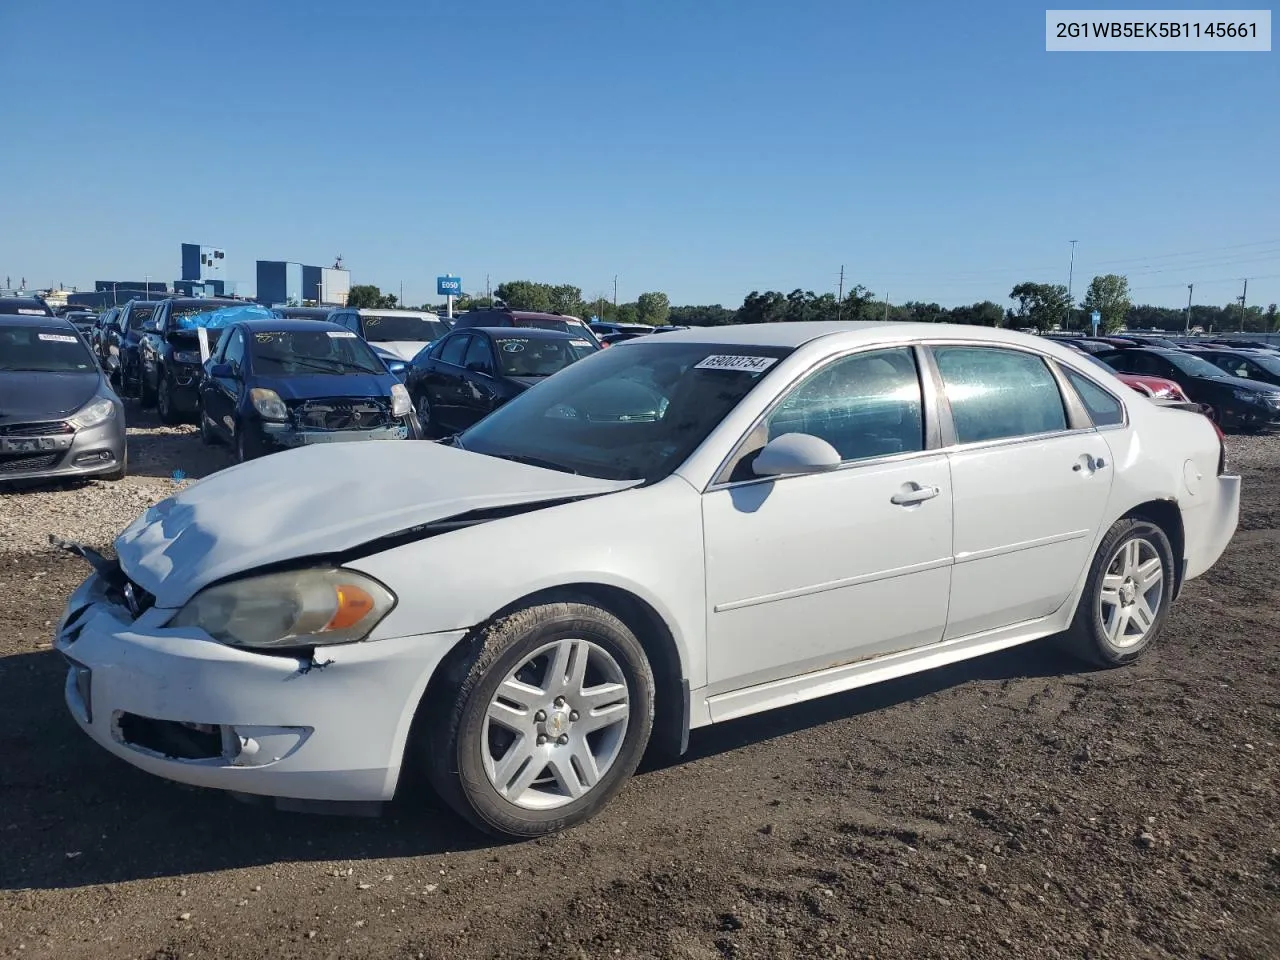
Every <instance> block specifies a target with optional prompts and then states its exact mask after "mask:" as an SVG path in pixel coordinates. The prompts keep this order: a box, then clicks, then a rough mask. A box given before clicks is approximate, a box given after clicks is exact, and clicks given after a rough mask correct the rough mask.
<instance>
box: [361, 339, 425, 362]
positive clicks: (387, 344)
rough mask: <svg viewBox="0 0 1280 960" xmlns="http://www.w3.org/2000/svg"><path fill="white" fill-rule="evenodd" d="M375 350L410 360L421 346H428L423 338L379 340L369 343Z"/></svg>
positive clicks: (418, 351)
mask: <svg viewBox="0 0 1280 960" xmlns="http://www.w3.org/2000/svg"><path fill="white" fill-rule="evenodd" d="M369 346H371V347H373V349H374V351H375V352H378V353H389V354H391V355H392V356H393V357H398V358H399V359H401V360H406V361H407V360H412V359H413V358H414V357H416V356H417V355H418V354H419V353H421V352H422V350H423V348H425V347H428V346H430V344H429V343H427V341H425V340H379V341H377V342H376V343H371V344H369Z"/></svg>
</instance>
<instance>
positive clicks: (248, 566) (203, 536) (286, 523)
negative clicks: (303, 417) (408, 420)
mask: <svg viewBox="0 0 1280 960" xmlns="http://www.w3.org/2000/svg"><path fill="white" fill-rule="evenodd" d="M634 485H635V482H633V481H617V480H599V479H595V478H592V477H582V476H576V475H574V474H568V473H560V472H558V471H555V470H547V469H544V468H542V467H534V466H528V465H526V464H521V463H514V462H512V461H509V460H499V459H496V458H494V457H487V456H484V455H483V454H479V453H471V452H469V451H466V450H460V449H458V448H456V447H452V446H446V445H444V444H438V443H428V442H424V441H406V442H401V443H354V444H346V443H334V444H328V443H325V444H317V445H315V446H310V447H302V448H299V449H296V450H289V451H285V452H283V453H277V454H272V455H270V456H268V457H264V458H262V459H260V460H252V461H250V462H248V463H244V464H240V465H239V466H235V467H230V468H228V469H226V470H222V471H219V472H218V473H215V474H213V475H212V476H210V477H207V478H206V479H204V480H201V481H200V482H199V483H196V484H193V485H192V486H190V487H188V488H187V489H185V490H183V491H181V492H180V493H178V494H176V495H174V496H172V497H169V498H168V499H166V500H163V501H161V502H160V503H158V504H156V505H155V506H154V507H151V508H150V509H149V510H147V511H146V513H144V514H143V515H142V516H140V517H139V518H138V519H137V520H135V521H134V522H133V523H132V524H131V525H130V526H129V527H128V528H127V529H126V530H125V531H124V532H123V533H122V534H120V536H119V538H117V540H116V544H115V547H116V553H117V555H118V557H119V559H120V565H121V567H122V568H123V569H124V572H125V573H126V574H127V575H128V576H129V577H130V579H132V580H133V581H134V582H135V583H137V584H138V585H139V586H141V587H142V588H143V589H145V590H147V591H149V592H150V593H152V594H153V595H154V596H155V598H156V604H157V605H158V606H160V607H178V606H181V605H182V604H184V603H185V602H186V601H187V600H189V599H190V598H191V597H192V596H193V595H194V594H195V593H196V592H197V591H198V590H200V589H201V588H202V587H205V586H208V585H209V584H211V583H214V582H216V581H219V580H223V579H225V578H227V577H231V576H234V575H235V574H239V573H243V572H246V571H249V570H253V569H256V568H258V567H262V566H265V565H267V564H274V563H281V562H285V561H289V560H295V559H299V558H303V557H318V556H331V555H333V554H340V553H343V552H345V551H350V550H354V549H356V548H358V547H360V546H362V545H364V544H368V543H370V542H371V541H374V540H378V539H380V538H383V537H391V536H393V535H395V534H397V533H401V532H404V531H407V530H410V529H412V528H414V527H418V526H420V525H422V524H427V523H431V522H433V521H438V520H446V519H448V518H451V517H457V516H460V515H462V514H469V513H473V512H474V511H477V510H492V509H494V508H498V507H507V506H512V505H518V504H536V503H540V502H544V501H547V502H549V501H563V500H565V499H572V498H576V497H586V496H593V495H597V494H604V493H612V492H614V491H617V490H623V489H626V488H627V487H631V486H634Z"/></svg>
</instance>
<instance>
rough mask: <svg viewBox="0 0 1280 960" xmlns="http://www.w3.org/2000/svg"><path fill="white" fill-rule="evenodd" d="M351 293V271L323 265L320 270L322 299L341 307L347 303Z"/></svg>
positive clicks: (323, 301)
mask: <svg viewBox="0 0 1280 960" xmlns="http://www.w3.org/2000/svg"><path fill="white" fill-rule="evenodd" d="M350 293H351V272H350V271H348V270H335V269H333V268H332V267H323V268H322V269H321V270H320V301H321V303H326V304H333V305H335V306H339V307H345V306H346V305H347V297H348V296H349V295H350Z"/></svg>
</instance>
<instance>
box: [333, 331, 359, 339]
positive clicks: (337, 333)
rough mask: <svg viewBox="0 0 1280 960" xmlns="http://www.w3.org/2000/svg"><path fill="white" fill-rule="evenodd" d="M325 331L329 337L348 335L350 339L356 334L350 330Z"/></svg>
mask: <svg viewBox="0 0 1280 960" xmlns="http://www.w3.org/2000/svg"><path fill="white" fill-rule="evenodd" d="M325 333H327V334H328V335H329V336H331V337H350V338H351V339H352V340H354V339H355V338H356V335H355V334H354V333H352V332H351V331H350V330H326V331H325Z"/></svg>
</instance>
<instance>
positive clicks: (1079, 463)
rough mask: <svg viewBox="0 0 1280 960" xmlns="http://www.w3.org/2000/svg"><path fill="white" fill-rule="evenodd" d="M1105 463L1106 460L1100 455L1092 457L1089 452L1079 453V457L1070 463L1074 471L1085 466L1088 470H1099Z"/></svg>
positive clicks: (1091, 471) (1077, 471)
mask: <svg viewBox="0 0 1280 960" xmlns="http://www.w3.org/2000/svg"><path fill="white" fill-rule="evenodd" d="M1106 465H1107V461H1106V460H1104V459H1103V458H1102V457H1094V456H1092V455H1091V454H1088V453H1085V454H1081V455H1080V458H1079V459H1078V460H1076V462H1075V463H1073V464H1072V465H1071V469H1072V470H1074V471H1075V472H1076V473H1079V472H1080V471H1081V470H1084V469H1085V468H1086V467H1087V468H1088V470H1089V472H1090V473H1093V472H1094V471H1095V470H1101V469H1102V468H1103V467H1105V466H1106Z"/></svg>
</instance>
